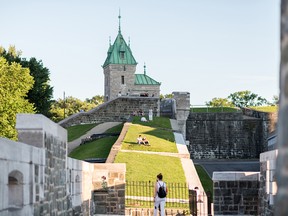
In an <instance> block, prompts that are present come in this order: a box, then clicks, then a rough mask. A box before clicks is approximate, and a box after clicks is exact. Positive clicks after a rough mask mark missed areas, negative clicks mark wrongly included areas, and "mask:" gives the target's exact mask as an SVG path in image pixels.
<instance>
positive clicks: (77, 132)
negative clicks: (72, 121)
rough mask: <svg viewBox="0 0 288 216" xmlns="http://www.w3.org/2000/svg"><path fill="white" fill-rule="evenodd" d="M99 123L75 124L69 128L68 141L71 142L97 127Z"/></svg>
mask: <svg viewBox="0 0 288 216" xmlns="http://www.w3.org/2000/svg"><path fill="white" fill-rule="evenodd" d="M96 125H97V124H96V123H94V124H81V125H74V126H71V127H68V128H67V133H68V142H71V141H73V140H75V139H77V138H79V137H81V136H82V135H84V134H85V133H87V132H88V131H89V130H91V129H92V128H93V127H95V126H96Z"/></svg>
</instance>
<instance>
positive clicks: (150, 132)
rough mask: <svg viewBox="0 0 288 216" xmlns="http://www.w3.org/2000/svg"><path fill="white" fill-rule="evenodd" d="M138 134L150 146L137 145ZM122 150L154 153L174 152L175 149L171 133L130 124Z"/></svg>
mask: <svg viewBox="0 0 288 216" xmlns="http://www.w3.org/2000/svg"><path fill="white" fill-rule="evenodd" d="M139 134H141V135H142V137H146V138H147V139H148V140H149V143H150V146H144V145H139V144H137V140H136V139H137V137H138V136H139ZM122 149H128V150H138V151H155V152H175V153H177V152H178V151H177V148H176V145H175V141H174V135H173V133H172V131H169V130H163V129H159V128H154V127H148V126H142V125H135V124H132V125H131V126H130V127H129V130H128V132H127V133H126V136H125V138H124V140H123V142H122Z"/></svg>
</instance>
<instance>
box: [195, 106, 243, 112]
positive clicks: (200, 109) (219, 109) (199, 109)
mask: <svg viewBox="0 0 288 216" xmlns="http://www.w3.org/2000/svg"><path fill="white" fill-rule="evenodd" d="M190 111H191V112H195V113H219V112H239V109H237V108H232V107H192V108H190Z"/></svg>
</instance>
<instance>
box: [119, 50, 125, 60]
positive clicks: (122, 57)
mask: <svg viewBox="0 0 288 216" xmlns="http://www.w3.org/2000/svg"><path fill="white" fill-rule="evenodd" d="M124 53H125V52H121V51H120V58H121V59H124V58H125V55H124Z"/></svg>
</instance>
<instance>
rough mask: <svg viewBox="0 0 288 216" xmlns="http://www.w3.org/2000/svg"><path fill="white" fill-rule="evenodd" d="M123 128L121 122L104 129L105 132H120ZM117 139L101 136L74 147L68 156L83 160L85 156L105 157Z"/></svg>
mask: <svg viewBox="0 0 288 216" xmlns="http://www.w3.org/2000/svg"><path fill="white" fill-rule="evenodd" d="M122 128H123V124H120V125H117V126H115V127H113V128H110V129H108V130H107V131H105V132H106V133H120V132H121V130H122ZM117 139H118V137H117V136H115V137H114V136H113V137H105V138H101V139H98V140H95V141H92V142H89V143H86V144H83V145H80V146H78V147H77V148H75V149H74V150H73V151H72V152H71V153H70V154H69V157H72V158H75V159H78V160H85V159H87V158H107V157H108V155H109V153H110V149H111V147H112V146H113V144H114V143H115V142H116V140H117Z"/></svg>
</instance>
